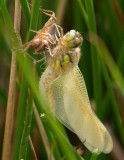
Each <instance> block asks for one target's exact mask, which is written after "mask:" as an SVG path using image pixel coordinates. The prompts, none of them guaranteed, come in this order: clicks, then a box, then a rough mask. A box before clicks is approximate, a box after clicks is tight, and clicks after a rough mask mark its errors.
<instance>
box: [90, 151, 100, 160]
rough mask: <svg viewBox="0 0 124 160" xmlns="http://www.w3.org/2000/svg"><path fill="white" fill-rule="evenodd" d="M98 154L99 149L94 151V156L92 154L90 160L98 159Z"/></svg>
mask: <svg viewBox="0 0 124 160" xmlns="http://www.w3.org/2000/svg"><path fill="white" fill-rule="evenodd" d="M97 156H98V152H97V150H96V151H94V152H93V153H92V156H91V158H90V160H96V159H97Z"/></svg>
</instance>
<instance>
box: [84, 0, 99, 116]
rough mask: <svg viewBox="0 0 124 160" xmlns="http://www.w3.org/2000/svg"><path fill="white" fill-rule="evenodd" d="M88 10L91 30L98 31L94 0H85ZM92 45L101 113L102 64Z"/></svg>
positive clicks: (94, 81)
mask: <svg viewBox="0 0 124 160" xmlns="http://www.w3.org/2000/svg"><path fill="white" fill-rule="evenodd" d="M85 5H86V11H87V15H88V29H89V31H93V32H95V33H96V32H97V31H96V23H95V15H94V8H93V2H92V0H85ZM90 47H91V58H92V69H93V88H94V97H95V102H96V113H97V114H99V106H100V104H101V70H100V69H101V66H100V64H99V55H98V54H97V50H96V49H95V47H94V46H92V45H91V46H90Z"/></svg>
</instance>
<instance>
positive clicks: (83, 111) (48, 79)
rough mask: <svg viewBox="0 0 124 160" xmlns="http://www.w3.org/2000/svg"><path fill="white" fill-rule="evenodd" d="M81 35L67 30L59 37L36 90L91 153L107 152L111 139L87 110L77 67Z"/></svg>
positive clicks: (80, 75)
mask: <svg viewBox="0 0 124 160" xmlns="http://www.w3.org/2000/svg"><path fill="white" fill-rule="evenodd" d="M82 40H83V38H82V36H81V35H80V33H79V32H76V31H75V30H71V31H70V32H68V33H67V34H65V35H64V36H63V37H62V38H60V40H59V42H58V44H57V46H56V47H55V48H53V49H52V55H53V56H48V57H47V59H46V63H47V67H46V70H45V72H44V73H43V74H42V76H41V79H40V83H39V90H40V92H41V94H42V95H44V96H45V98H46V100H47V101H48V103H49V105H50V108H51V110H52V112H53V113H55V115H56V116H57V118H58V119H59V120H60V121H61V122H62V123H63V124H64V125H65V126H66V127H67V128H68V129H70V130H71V131H73V132H74V133H76V134H77V136H78V137H79V139H80V140H81V141H82V142H84V143H83V144H84V145H85V146H86V147H87V148H88V149H89V150H90V151H91V152H93V151H94V149H98V153H101V152H104V153H109V152H110V151H111V150H112V148H113V143H112V139H111V137H110V135H109V133H108V131H107V130H106V128H105V127H104V125H103V124H102V123H101V122H100V120H99V119H98V118H97V117H96V115H95V114H94V112H93V111H92V109H91V105H90V102H89V98H88V94H87V90H86V86H85V82H84V78H83V75H82V73H81V71H80V69H79V68H78V62H79V59H80V54H81V52H80V48H79V46H80V45H81V43H82Z"/></svg>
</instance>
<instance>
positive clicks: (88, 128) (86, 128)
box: [64, 67, 113, 153]
mask: <svg viewBox="0 0 124 160" xmlns="http://www.w3.org/2000/svg"><path fill="white" fill-rule="evenodd" d="M64 109H65V112H66V116H67V119H68V121H69V124H70V126H71V128H73V130H74V131H75V133H76V134H77V135H78V137H79V138H80V139H81V140H82V141H85V142H84V145H85V146H86V147H87V148H88V149H89V150H90V151H91V152H93V151H94V149H96V148H97V149H98V152H99V153H100V152H104V153H108V152H110V151H111V150H112V146H113V144H112V140H111V137H110V135H109V133H108V132H107V130H106V128H105V127H104V125H103V124H102V123H101V122H100V120H99V119H98V118H97V117H96V116H95V114H94V112H93V111H92V109H91V106H90V103H89V98H88V95H87V91H86V87H85V82H84V79H83V76H82V74H81V72H80V70H79V68H78V67H76V68H74V70H73V71H72V72H71V73H70V74H68V77H67V78H66V80H65V81H64Z"/></svg>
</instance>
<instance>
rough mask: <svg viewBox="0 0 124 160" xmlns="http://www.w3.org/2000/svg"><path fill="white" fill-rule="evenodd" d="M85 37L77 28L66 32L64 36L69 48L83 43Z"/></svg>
mask: <svg viewBox="0 0 124 160" xmlns="http://www.w3.org/2000/svg"><path fill="white" fill-rule="evenodd" d="M82 41H83V37H82V36H81V34H80V33H79V32H77V31H75V30H71V31H70V32H68V33H66V34H65V36H64V37H63V44H64V45H67V46H68V47H69V48H77V47H79V46H80V45H81V43H82Z"/></svg>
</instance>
